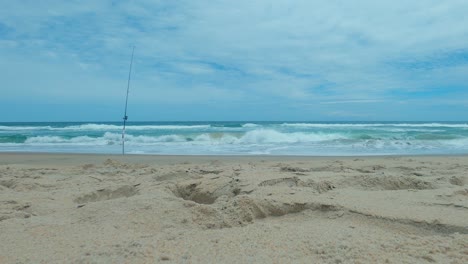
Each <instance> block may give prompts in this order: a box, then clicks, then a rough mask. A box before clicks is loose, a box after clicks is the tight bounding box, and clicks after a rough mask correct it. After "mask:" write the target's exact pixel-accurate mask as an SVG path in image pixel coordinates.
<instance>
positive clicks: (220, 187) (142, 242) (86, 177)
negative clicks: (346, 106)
mask: <svg viewBox="0 0 468 264" xmlns="http://www.w3.org/2000/svg"><path fill="white" fill-rule="evenodd" d="M0 243H1V244H0V263H159V262H167V263H430V262H435V263H468V157H467V156H444V157H435V156H434V157H432V156H431V157H349V158H320V157H214V156H213V157H187V156H125V157H122V156H109V155H107V156H105V155H59V154H57V155H54V154H6V153H4V154H0Z"/></svg>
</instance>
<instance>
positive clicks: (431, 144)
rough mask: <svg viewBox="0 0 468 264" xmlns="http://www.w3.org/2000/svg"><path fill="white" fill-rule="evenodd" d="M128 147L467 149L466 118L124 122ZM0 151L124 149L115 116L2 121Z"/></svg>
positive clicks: (144, 150)
mask: <svg viewBox="0 0 468 264" xmlns="http://www.w3.org/2000/svg"><path fill="white" fill-rule="evenodd" d="M125 150H126V153H127V154H170V155H317V156H332V155H339V156H354V155H405V154H423V155H425V154H442V155H444V154H468V122H333V123H327V122H129V123H127V128H126V135H125ZM0 151H1V152H17V151H21V152H63V153H64V152H66V153H112V154H118V153H121V151H122V124H121V123H120V122H85V123H83V122H80V123H77V122H68V123H65V122H60V123H0Z"/></svg>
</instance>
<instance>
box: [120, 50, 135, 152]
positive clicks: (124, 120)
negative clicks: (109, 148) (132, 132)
mask: <svg viewBox="0 0 468 264" xmlns="http://www.w3.org/2000/svg"><path fill="white" fill-rule="evenodd" d="M134 52H135V46H133V50H132V59H131V60H130V70H129V71H128V82H127V97H126V98H125V112H124V117H123V128H122V155H125V125H126V123H127V119H128V116H127V104H128V92H129V91H130V77H131V75H132V65H133V54H134Z"/></svg>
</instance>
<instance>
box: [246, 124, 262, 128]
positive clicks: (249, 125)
mask: <svg viewBox="0 0 468 264" xmlns="http://www.w3.org/2000/svg"><path fill="white" fill-rule="evenodd" d="M259 126H260V125H257V124H254V123H247V124H243V125H242V127H245V128H252V127H259Z"/></svg>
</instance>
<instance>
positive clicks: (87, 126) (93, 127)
mask: <svg viewBox="0 0 468 264" xmlns="http://www.w3.org/2000/svg"><path fill="white" fill-rule="evenodd" d="M210 127H211V126H210V125H141V126H135V125H129V126H126V127H125V129H126V130H179V129H204V128H210ZM54 129H56V130H90V131H92V130H97V131H109V130H121V129H122V126H117V125H106V124H85V125H78V126H67V127H64V128H54Z"/></svg>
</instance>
